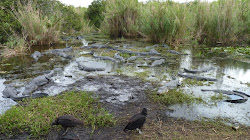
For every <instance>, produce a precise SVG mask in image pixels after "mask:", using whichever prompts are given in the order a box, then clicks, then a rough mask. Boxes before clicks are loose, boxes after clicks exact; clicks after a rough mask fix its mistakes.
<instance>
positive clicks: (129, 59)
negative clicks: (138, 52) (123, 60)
mask: <svg viewBox="0 0 250 140" xmlns="http://www.w3.org/2000/svg"><path fill="white" fill-rule="evenodd" d="M138 58H142V56H131V57H129V58H128V59H127V62H130V61H135V60H136V59H138Z"/></svg>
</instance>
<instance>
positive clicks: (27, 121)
mask: <svg viewBox="0 0 250 140" xmlns="http://www.w3.org/2000/svg"><path fill="white" fill-rule="evenodd" d="M66 114H70V115H74V116H76V117H77V118H79V119H81V120H82V121H83V122H84V125H85V126H91V127H92V129H93V130H94V129H96V128H98V127H104V126H110V125H113V124H114V123H115V120H114V117H113V115H112V114H110V113H108V112H107V111H106V110H105V109H104V108H102V107H101V104H100V103H98V101H97V99H95V98H93V97H92V93H89V92H76V91H70V92H65V93H63V94H60V95H58V96H55V97H46V98H40V99H28V100H25V101H22V102H20V105H18V106H13V107H12V108H11V109H10V110H8V111H6V112H5V114H3V115H0V133H1V134H5V135H9V136H11V135H16V134H18V133H23V132H27V133H30V135H31V136H33V137H36V138H38V137H41V136H46V134H48V132H49V131H50V129H52V127H51V123H52V121H53V120H54V119H56V118H57V117H59V116H61V115H66ZM54 127H58V126H54Z"/></svg>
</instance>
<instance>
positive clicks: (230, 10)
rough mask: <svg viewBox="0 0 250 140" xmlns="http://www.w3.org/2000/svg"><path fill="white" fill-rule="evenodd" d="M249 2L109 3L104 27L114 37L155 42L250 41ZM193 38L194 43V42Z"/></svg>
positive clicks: (133, 0)
mask: <svg viewBox="0 0 250 140" xmlns="http://www.w3.org/2000/svg"><path fill="white" fill-rule="evenodd" d="M249 9H250V4H249V0H218V1H215V2H212V3H208V2H201V1H195V2H190V3H175V2H172V1H159V0H153V1H150V2H148V3H146V4H142V3H138V1H137V0H128V1H125V0H107V3H106V13H105V20H104V24H103V25H104V26H103V27H104V28H105V29H106V30H107V33H108V34H109V35H110V36H114V37H131V36H132V37H135V36H137V35H138V33H139V34H140V35H142V36H143V37H145V38H147V39H148V40H149V41H151V42H158V43H163V42H164V43H169V44H173V43H175V44H176V43H177V44H179V43H183V42H185V41H193V40H195V41H198V42H199V43H222V44H232V43H234V42H241V41H246V42H249V40H250V39H249V38H250V28H249V27H250V10H249ZM192 39H193V40H192Z"/></svg>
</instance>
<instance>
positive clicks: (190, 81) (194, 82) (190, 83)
mask: <svg viewBox="0 0 250 140" xmlns="http://www.w3.org/2000/svg"><path fill="white" fill-rule="evenodd" d="M182 83H183V84H182V85H183V86H185V85H188V86H203V85H204V81H198V80H195V79H188V78H186V79H184V80H183V81H182Z"/></svg>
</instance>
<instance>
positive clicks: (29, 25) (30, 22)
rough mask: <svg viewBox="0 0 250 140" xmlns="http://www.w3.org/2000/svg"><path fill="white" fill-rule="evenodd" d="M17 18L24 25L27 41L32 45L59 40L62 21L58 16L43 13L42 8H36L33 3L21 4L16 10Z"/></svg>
mask: <svg viewBox="0 0 250 140" xmlns="http://www.w3.org/2000/svg"><path fill="white" fill-rule="evenodd" d="M14 14H15V17H16V19H17V20H18V22H20V24H21V26H22V34H23V35H24V36H26V39H25V40H26V42H28V43H29V44H30V46H31V45H49V44H50V43H52V42H53V43H54V42H57V41H58V40H59V32H60V21H56V18H53V17H50V18H48V17H47V16H44V15H42V13H41V12H40V10H38V9H34V8H33V6H32V4H31V3H28V4H27V5H22V4H20V7H19V9H18V10H17V11H15V12H14Z"/></svg>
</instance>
